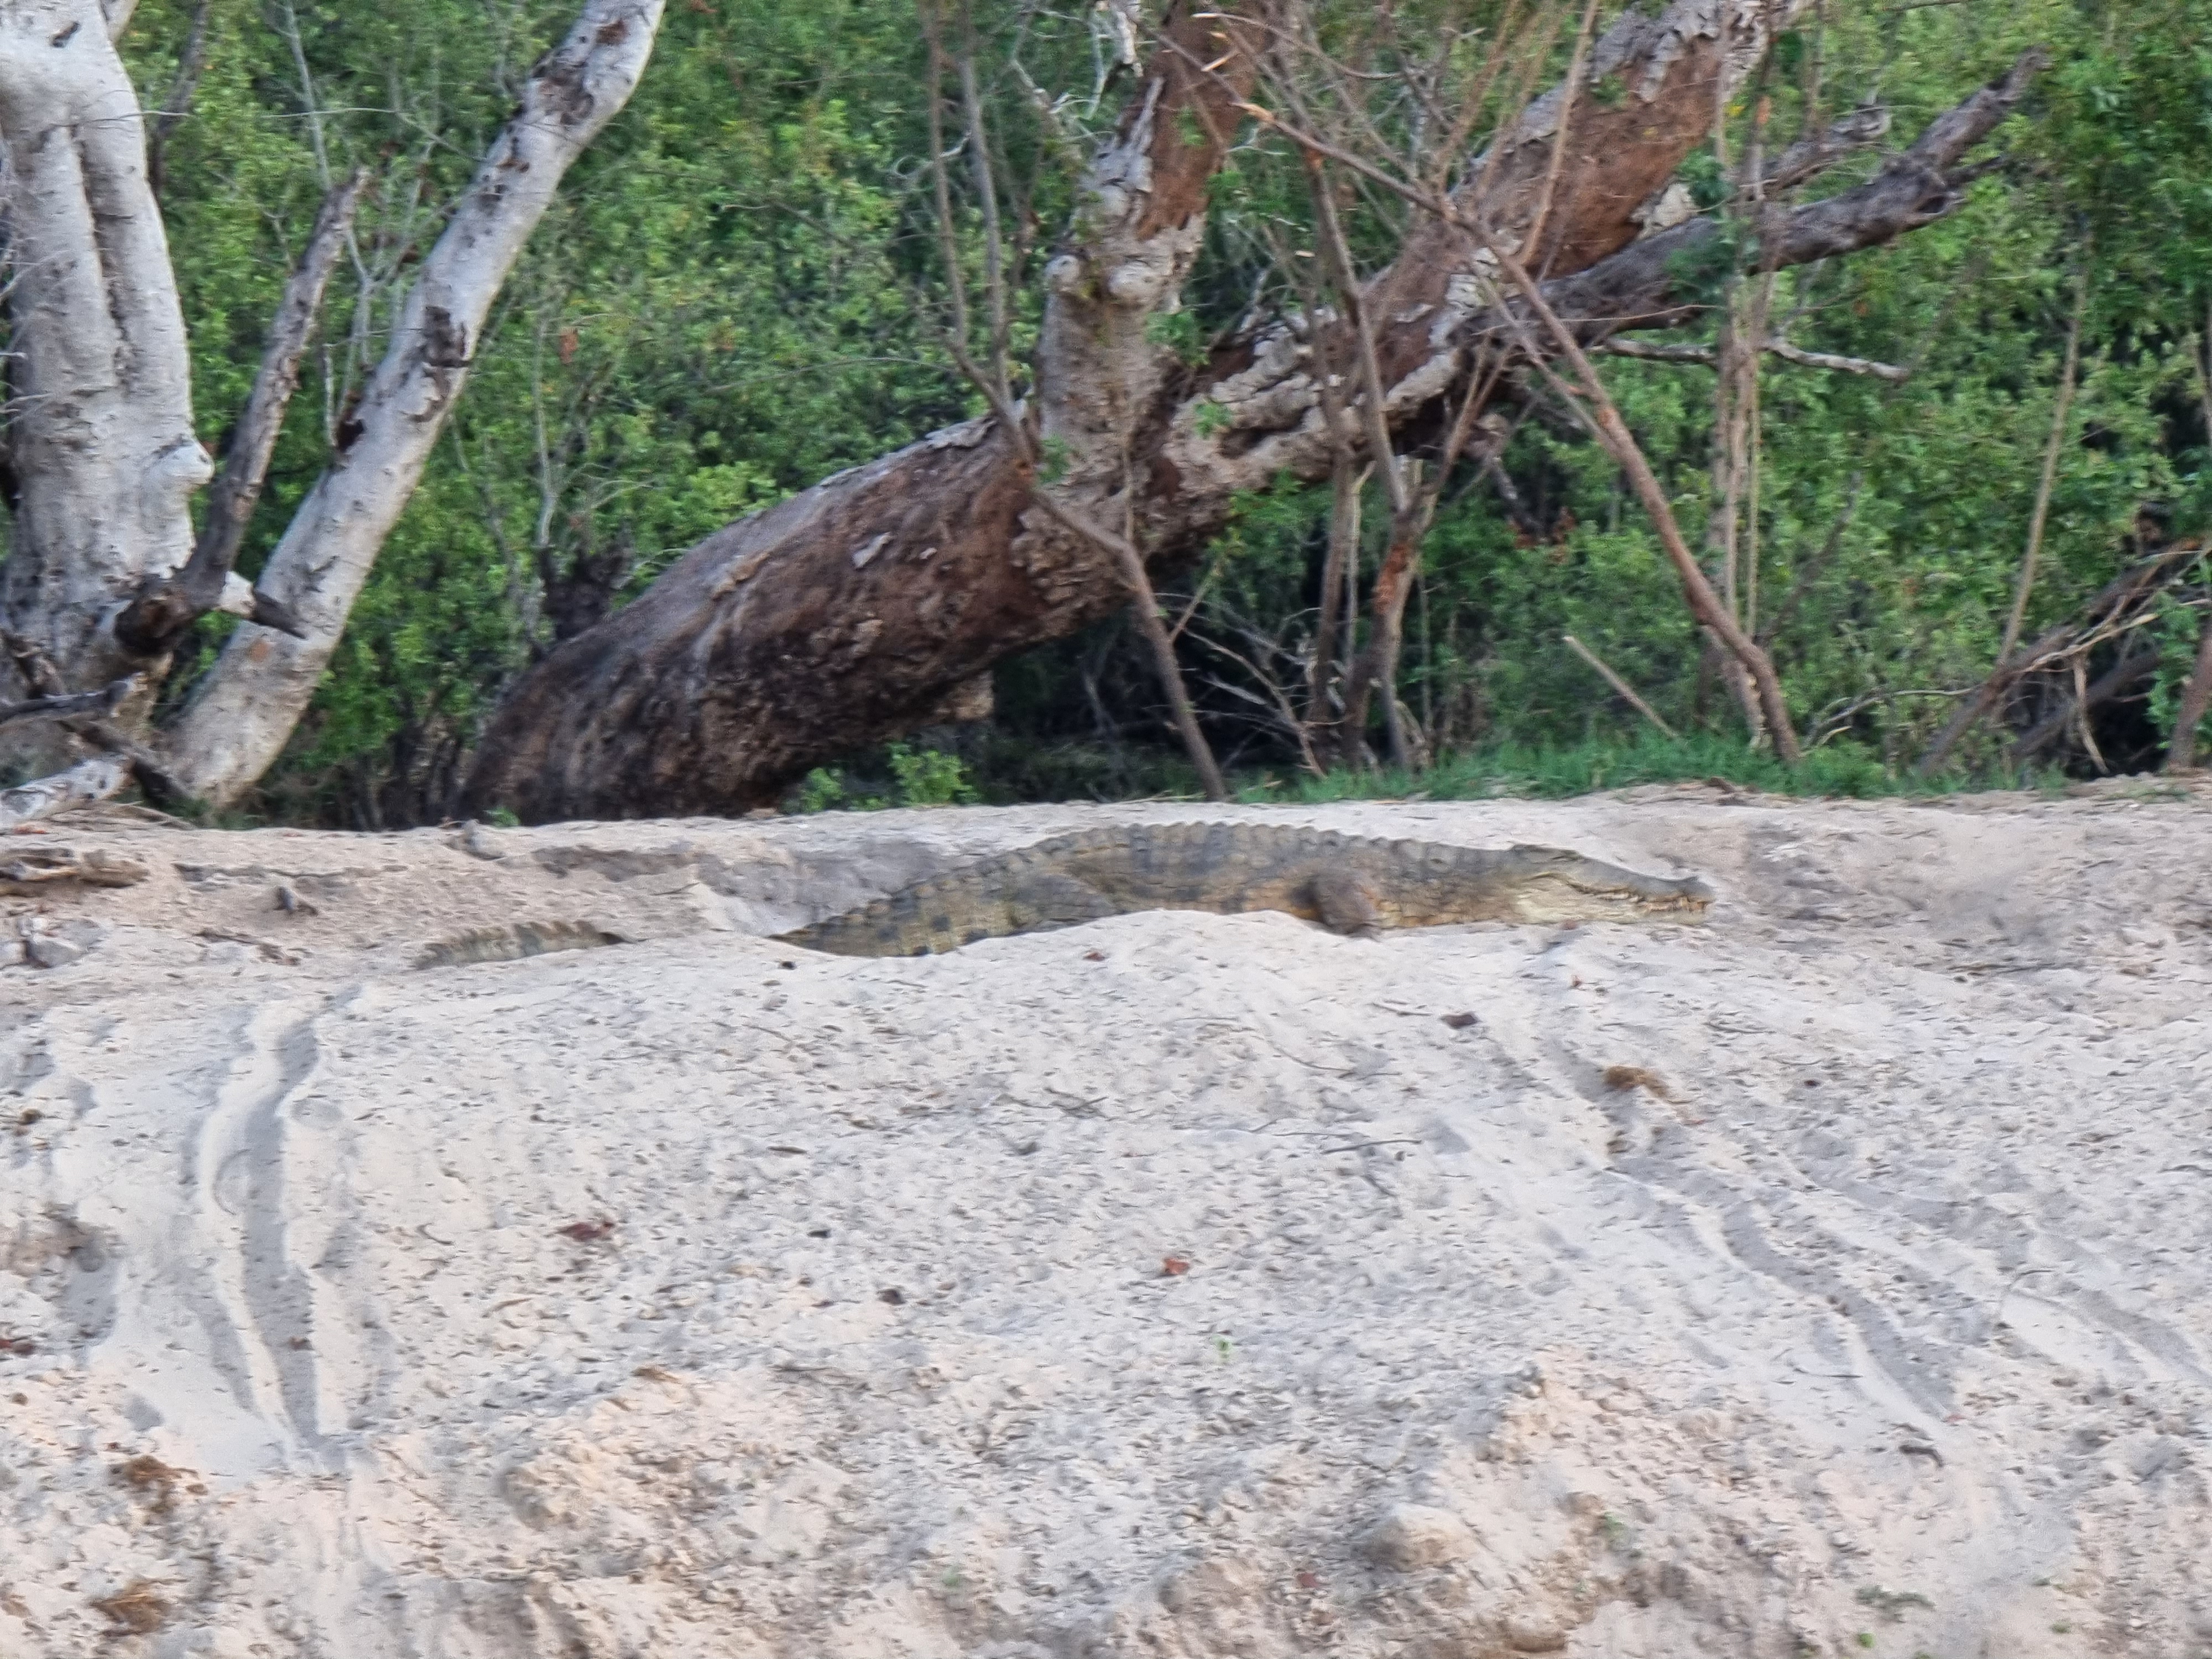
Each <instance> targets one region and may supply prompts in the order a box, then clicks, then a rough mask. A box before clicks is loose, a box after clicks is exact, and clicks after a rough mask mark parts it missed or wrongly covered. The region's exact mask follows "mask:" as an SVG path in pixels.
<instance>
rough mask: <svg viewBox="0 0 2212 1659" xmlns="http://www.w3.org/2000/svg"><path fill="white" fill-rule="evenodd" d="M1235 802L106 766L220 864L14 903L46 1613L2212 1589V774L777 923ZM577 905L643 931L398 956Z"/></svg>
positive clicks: (1971, 1657)
mask: <svg viewBox="0 0 2212 1659" xmlns="http://www.w3.org/2000/svg"><path fill="white" fill-rule="evenodd" d="M1205 816H1215V815H1212V814H1207V813H1206V812H1204V811H1200V810H1198V809H1193V808H1188V807H1182V808H1176V807H1167V806H1158V807H1145V808H1135V809H1113V810H1110V811H1109V810H1105V809H1097V810H1086V809H1078V808H1034V809H1021V810H1017V811H960V812H936V813H886V814H881V815H876V816H865V817H863V816H842V815H840V816H836V817H824V818H817V819H809V820H781V821H774V822H769V821H748V822H744V823H636V824H622V825H597V826H569V827H567V828H562V829H546V830H536V831H520V830H516V831H483V832H478V835H477V841H476V843H475V848H474V851H473V852H471V851H470V850H468V849H466V848H464V847H463V846H462V845H461V837H460V836H459V835H458V834H457V833H456V832H453V831H447V832H444V833H440V832H431V831H425V832H420V833H416V834H411V835H404V836H325V835H306V834H299V833H295V832H279V831H264V832H258V833H254V834H221V833H216V832H197V831H182V830H173V829H161V828H158V827H151V826H147V827H137V828H133V827H129V826H125V825H121V824H118V823H114V822H113V821H112V820H104V821H100V822H99V823H93V824H91V825H89V826H88V824H87V823H86V822H85V821H84V820H82V819H80V820H77V821H75V822H69V821H64V823H59V824H58V825H56V826H55V828H54V830H53V833H52V835H51V836H49V837H47V838H46V842H45V843H43V844H46V845H55V844H62V843H66V844H70V845H76V846H94V845H97V846H102V847H106V848H113V849H117V850H122V851H127V852H130V853H132V854H136V855H137V856H140V857H143V858H145V859H147V860H150V861H151V862H152V863H153V864H154V865H155V877H154V878H153V879H152V880H150V881H149V882H148V883H147V884H144V885H143V886H141V887H137V888H134V889H130V890H121V891H94V892H83V893H76V894H68V895H64V894H60V893H54V894H52V895H50V896H42V897H41V898H40V899H38V900H36V901H32V900H27V899H18V900H14V901H7V902H5V903H6V904H7V906H8V907H9V909H10V911H11V912H12V916H11V919H10V920H9V921H8V923H7V927H8V931H9V936H11V937H12V936H13V935H15V933H16V932H17V931H18V929H19V927H20V926H21V920H22V919H23V918H26V917H31V916H33V915H34V913H35V919H36V922H37V925H38V926H40V927H42V928H43V929H44V930H45V932H46V937H47V938H49V939H62V940H64V941H65V942H73V943H76V944H80V945H89V946H90V949H89V950H88V951H87V952H86V954H85V955H84V956H83V957H82V958H81V959H80V960H78V961H76V962H75V963H71V964H70V965H66V966H63V967H58V968H52V969H41V968H37V967H33V966H18V967H12V968H9V969H5V970H4V971H0V1006H4V1008H5V1010H6V1013H7V1016H8V1030H7V1031H6V1035H5V1038H4V1047H0V1091H4V1092H0V1340H6V1341H7V1342H8V1345H9V1352H7V1353H4V1354H0V1655H5V1656H7V1659H46V1656H54V1659H62V1656H68V1659H80V1656H88V1655H94V1654H101V1655H117V1656H137V1655H162V1656H180V1655H185V1654H195V1655H197V1654H205V1655H218V1656H225V1659H249V1656H264V1655H267V1656H295V1655H297V1656H309V1655H314V1656H332V1659H386V1656H392V1659H399V1656H408V1659H415V1656H435V1659H446V1656H454V1659H460V1656H471V1659H473V1656H484V1659H526V1656H527V1659H551V1656H590V1659H612V1656H637V1659H647V1656H650V1659H691V1656H697V1659H709V1656H712V1659H751V1656H771V1655H773V1656H790V1659H894V1656H924V1655H927V1656H948V1659H949V1656H998V1659H1014V1656H1023V1659H1043V1656H1054V1659H1078V1656H1097V1659H1104V1656H1115V1659H1120V1656H1146V1659H1152V1656H1188V1659H1226V1656H1255V1659H1257V1656H1289V1655H1322V1654H1328V1655H1346V1656H1363V1659H1364V1656H1382V1655H1403V1656H1409V1659H1410V1656H1420V1659H1478V1656H1491V1655H1504V1654H1510V1653H1545V1652H1559V1653H1565V1654H1568V1655H1572V1656H1587V1659H1599V1656H1603V1659H1641V1656H1649V1659H1691V1656H1721V1655H1747V1656H1749V1655H1758V1656H1766V1655H1773V1656H1788V1655H1796V1654H1798V1653H1817V1654H1823V1655H1825V1654H1852V1655H1856V1654H1860V1653H1863V1652H1867V1651H1871V1652H1872V1653H1873V1654H1875V1655H1876V1656H1894V1659H1911V1656H1913V1655H1916V1654H1924V1655H1930V1656H1935V1659H2073V1656H2088V1655H2099V1654H2124V1655H2131V1656H2132V1655H2142V1656H2158V1659H2194V1656H2203V1655H2212V1492H2209V1491H2208V1480H2212V796H2208V795H2206V794H2204V793H2199V795H2198V796H2197V798H2196V799H2176V798H2174V797H2173V796H2172V794H2171V793H2168V794H2166V795H2160V794H2159V793H2157V792H2154V791H2146V790H2142V789H2139V788H2130V787H2109V788H2106V789H2102V790H2100V791H2097V792H2094V793H2093V795H2091V796H2090V797H2089V798H2087V799H2072V800H2050V799H2030V798H2025V797H2014V796H2007V797H1992V798H1986V799H1982V800H1978V801H1975V802H1971V803H1967V804H1966V805H1961V806H1958V807H1950V808H1936V807H1922V806H1907V805H1848V804H1820V805H1796V804H1788V803H1776V802H1772V801H1753V802H1749V803H1742V802H1736V801H1732V800H1731V799H1729V798H1728V797H1727V796H1725V795H1724V794H1723V793H1720V792H1717V791H1710V790H1702V789H1688V790H1651V791H1643V792H1635V793H1631V794H1628V795H1616V796H1612V797H1606V798H1601V799H1594V800H1589V801H1582V802H1575V803H1569V804H1561V805H1543V804H1533V803H1519V802H1502V803H1492V804H1485V805H1397V806H1381V805H1368V806H1346V807H1340V808H1330V809H1322V810H1316V811H1282V812H1277V813H1268V814H1262V815H1256V816H1267V817H1274V818H1278V819H1281V820H1284V821H1296V822H1315V823H1327V824H1329V825H1333V826H1335V827H1338V828H1341V829H1349V830H1355V831H1361V832H1366V833H1377V834H1389V835H1401V836H1419V837H1424V838H1430V839H1437V840H1450V841H1461V842H1468V843H1471V844H1477V845H1501V844H1504V843H1507V842H1514V841H1537V842H1549V843H1552V844H1555V845H1560V846H1567V847H1571V848H1576V849H1577V850H1579V851H1582V852H1585V853H1588V854H1592V855H1595V856H1597V857H1601V858H1607V859H1610V860H1613V861H1615V862H1618V863H1622V864H1626V865H1630V866H1635V867H1638V868H1640V869H1644V870H1647V871H1650V872H1656V873H1677V872H1686V871H1696V872H1701V873H1703V874H1705V876H1706V877H1707V878H1709V879H1710V880H1711V882H1712V883H1713V884H1714V885H1715V886H1716V888H1717V890H1719V891H1720V893H1721V894H1722V895H1723V897H1722V902H1720V903H1719V904H1717V906H1716V908H1715V912H1714V916H1713V920H1712V922H1711V925H1710V926H1708V927H1704V928H1687V927H1666V928H1658V929H1642V928H1629V927H1607V926H1598V925H1592V926H1586V927H1580V928H1577V929H1572V930H1566V929H1557V928H1542V929H1540V928H1518V927H1466V928H1444V929H1437V930H1432V931H1428V932H1423V933H1402V934H1395V935H1391V936H1388V937H1386V938H1384V939H1381V940H1377V941H1373V942H1365V941H1357V940H1347V939H1339V938H1336V937H1334V936H1332V935H1329V934H1327V933H1322V932H1320V931H1318V930H1316V929H1313V928H1310V927H1306V926H1304V925H1302V924H1300V923H1297V922H1295V921H1291V920H1290V919H1288V918H1285V917H1281V916H1274V915H1261V916H1246V917H1216V916H1204V915H1175V914H1160V913H1155V914H1149V915H1139V916H1131V917H1124V918H1121V919H1118V920H1115V921H1109V922H1106V923H1103V924H1099V925H1097V926H1094V927H1087V928H1083V929H1079V930H1075V931H1072V932H1068V933H1057V934H1043V935H1036V936H1031V937H1029V938H1024V939H1006V940H999V941H994V942H989V943H986V944H983V945H976V946H974V947H972V948H970V949H969V950H966V951H961V952H958V953H957V954H955V955H952V956H949V957H937V958H931V959H923V960H908V961H884V962H872V961H855V960H849V959H845V958H840V957H817V956H810V955H806V954H805V953H801V952H797V951H793V950H792V949H791V948H789V947H787V946H783V945H776V944H775V943H773V942H772V941H770V940H768V939H763V938H762V937H759V936H758V935H759V934H760V933H761V932H762V931H763V930H766V929H769V928H772V927H788V926H791V925H794V924H796V923H798V922H799V921H805V920H809V919H811V918H812V917H814V916H816V915H821V914H824V913H826V912H829V911H830V910H834V909H838V908H844V907H845V906H847V905H849V904H852V903H854V902H860V901H861V900H863V899H865V898H867V897H870V896H874V895H875V894H878V893H880V892H882V891H884V890H886V889H888V888H890V887H892V886H895V885H896V884H900V883H902V882H904V881H906V880H909V879H913V878H916V877H918V876H921V875H923V874H926V873H928V872H933V871H934V870H937V869H939V868H941V867H944V866H945V865H947V864H949V863H951V862H953V861H955V860H957V859H958V858H959V857H961V856H963V855H966V854H975V853H979V852H983V851H989V850H995V849H998V848H1003V847H1007V846H1013V845H1018V844H1020V843H1022V842H1026V841H1030V840H1033V839H1036V838H1038V837H1039V836H1042V835H1044V834H1048V833H1050V832H1052V831H1054V830H1056V829H1060V828H1063V827H1067V826H1072V825H1074V824H1078V823H1100V822H1110V821H1117V820H1127V819H1130V818H1133V817H1149V818H1152V819H1154V820H1166V819H1170V818H1176V817H1205ZM10 844H12V843H7V842H0V854H4V853H5V851H6V849H7V848H8V846H9V845H10ZM280 882H281V883H286V884H289V885H291V886H292V887H293V888H294V889H295V890H296V891H297V892H299V893H300V895H301V896H302V897H304V898H306V899H307V900H308V901H309V902H312V903H313V904H314V905H315V906H317V907H318V908H319V914H318V915H313V916H312V917H295V916H289V915H283V914H280V913H278V912H277V911H276V910H275V909H273V908H271V897H270V896H271V893H272V892H273V890H274V889H275V887H276V885H277V884H279V883H280ZM501 921H592V922H594V923H596V924H597V925H599V926H601V927H605V928H607V929H608V930H610V931H612V932H615V933H621V934H623V935H624V936H625V937H627V938H631V939H637V940H639V941H640V942H637V943H632V944H626V945H618V946H615V947H611V948H608V949H603V950H598V951H582V952H575V953H570V954H565V955H561V956H555V957H539V958H536V959H532V960H529V961H525V962H520V963H501V964H492V965H481V966H474V967H466V968H457V969H434V970H428V971H416V970H414V969H410V968H409V966H408V965H407V964H408V963H409V961H410V957H411V950H412V947H414V946H416V945H420V944H421V943H422V942H423V941H425V940H428V939H434V938H436V937H439V936H441V935H442V934H447V933H453V932H456V931H458V930H459V929H462V928H466V927H477V926H483V925H489V924H493V923H497V922H501ZM204 929H213V930H216V932H217V933H223V932H228V933H237V934H243V935H246V936H247V938H248V939H250V940H265V941H267V942H268V943H269V945H270V947H271V951H270V952H264V951H262V950H260V949H259V948H258V946H257V945H256V944H254V943H251V942H247V943H240V942H236V941H234V940H224V939H213V940H210V939H205V938H203V937H201V936H200V935H201V932H202V930H204ZM6 948H7V947H6V946H5V945H4V944H0V950H4V949H6ZM303 950H304V951H305V952H306V954H305V956H304V957H302V958H301V959H300V960H299V961H297V962H291V963H287V962H283V961H276V960H271V959H270V955H271V954H296V953H298V952H300V951H303ZM786 964H790V965H786ZM1462 1012H1472V1013H1474V1015H1476V1016H1477V1019H1476V1022H1475V1023H1474V1024H1472V1025H1467V1026H1463V1027H1461V1028H1456V1029H1455V1027H1453V1026H1451V1025H1448V1024H1446V1023H1445V1022H1444V1021H1443V1018H1441V1017H1442V1016H1443V1015H1447V1014H1456V1013H1462ZM1613 1065H1634V1066H1644V1067H1646V1068H1649V1069H1650V1071H1652V1072H1654V1073H1656V1074H1658V1075H1659V1076H1660V1077H1661V1078H1662V1079H1665V1080H1666V1081H1667V1083H1668V1085H1670V1087H1671V1089H1672V1091H1673V1092H1674V1094H1675V1095H1676V1096H1677V1099H1676V1100H1675V1101H1674V1102H1673V1103H1669V1102H1668V1101H1666V1100H1662V1099H1659V1098H1656V1097H1652V1096H1651V1095H1650V1094H1648V1093H1646V1092H1644V1091H1640V1090H1633V1089H1632V1090H1629V1091H1615V1090H1611V1089H1608V1088H1607V1087H1606V1086H1605V1085H1604V1084H1603V1082H1602V1080H1601V1073H1602V1072H1603V1070H1604V1068H1606V1067H1607V1066H1613ZM602 1223H611V1224H612V1225H611V1227H610V1228H607V1229H606V1230H605V1232H604V1234H603V1236H600V1237H590V1236H589V1235H591V1234H592V1233H593V1232H594V1231H597V1230H598V1228H599V1224H602ZM578 1224H583V1225H578ZM564 1229H574V1230H575V1231H578V1232H580V1233H581V1234H584V1235H586V1237H570V1236H568V1233H567V1232H564V1231H563V1230H564ZM1170 1257H1173V1258H1175V1259H1176V1261H1182V1262H1187V1263H1188V1271H1186V1272H1182V1273H1164V1270H1163V1267H1164V1261H1166V1259H1167V1258H1170ZM893 1292H896V1295H893V1294H892V1293H893ZM137 1459H150V1460H153V1461H151V1462H133V1461H132V1460H137ZM169 1471H174V1472H175V1473H174V1474H170V1473H169ZM134 1586H139V1587H141V1588H138V1589H136V1590H135V1591H133V1589H132V1587H134ZM126 1592H129V1593H127V1594H126ZM118 1595H120V1596H121V1599H120V1600H118V1599H116V1598H118ZM102 1602H106V1605H107V1608H108V1609H110V1610H109V1611H103V1610H102V1607H100V1603H102ZM132 1623H136V1624H137V1625H140V1626H149V1627H150V1628H148V1629H145V1630H143V1631H142V1632H137V1633H132V1632H130V1631H129V1630H128V1629H127V1628H126V1626H129V1625H130V1624H132ZM1868 1644H1871V1645H1870V1648H1869V1645H1868Z"/></svg>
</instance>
